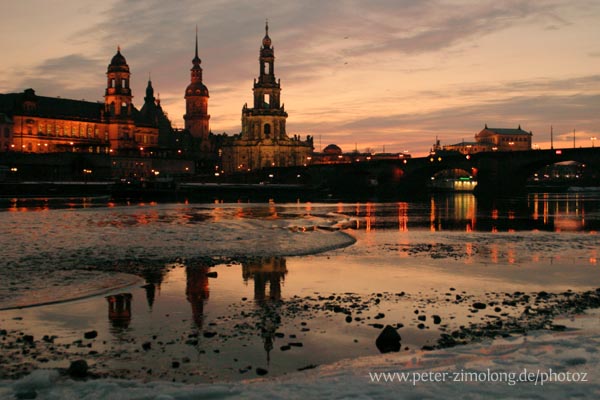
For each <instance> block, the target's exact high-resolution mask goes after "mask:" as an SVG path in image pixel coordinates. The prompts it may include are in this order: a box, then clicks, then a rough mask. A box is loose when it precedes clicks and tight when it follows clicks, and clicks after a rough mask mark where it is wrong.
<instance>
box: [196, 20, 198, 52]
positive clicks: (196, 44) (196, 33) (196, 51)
mask: <svg viewBox="0 0 600 400" xmlns="http://www.w3.org/2000/svg"><path fill="white" fill-rule="evenodd" d="M196 58H198V25H196Z"/></svg>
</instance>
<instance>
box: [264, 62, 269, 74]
mask: <svg viewBox="0 0 600 400" xmlns="http://www.w3.org/2000/svg"><path fill="white" fill-rule="evenodd" d="M269 65H270V64H269V63H268V62H266V63H265V74H267V75H268V74H270V72H269Z"/></svg>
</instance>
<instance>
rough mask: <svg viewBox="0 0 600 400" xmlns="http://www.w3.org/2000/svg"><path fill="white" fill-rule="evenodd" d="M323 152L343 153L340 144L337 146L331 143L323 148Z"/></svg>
mask: <svg viewBox="0 0 600 400" xmlns="http://www.w3.org/2000/svg"><path fill="white" fill-rule="evenodd" d="M323 153H327V154H342V149H340V148H339V146H337V145H335V144H330V145H329V146H327V147H325V148H324V149H323Z"/></svg>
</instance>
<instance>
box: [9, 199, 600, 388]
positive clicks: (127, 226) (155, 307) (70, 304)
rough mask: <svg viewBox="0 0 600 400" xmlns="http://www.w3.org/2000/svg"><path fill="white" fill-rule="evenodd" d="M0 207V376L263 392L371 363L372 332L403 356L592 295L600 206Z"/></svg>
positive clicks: (432, 202) (452, 202)
mask: <svg viewBox="0 0 600 400" xmlns="http://www.w3.org/2000/svg"><path fill="white" fill-rule="evenodd" d="M5 206H6V207H5V209H4V211H2V212H0V225H1V226H2V230H3V235H2V236H1V237H0V248H1V249H2V261H1V263H2V264H1V267H0V280H1V281H2V282H3V285H2V286H1V287H0V309H3V311H0V324H1V328H2V329H3V330H5V333H4V338H5V339H4V340H3V342H0V343H2V344H0V346H2V352H1V353H0V354H2V360H1V361H2V363H1V366H0V378H16V377H19V376H22V375H24V374H26V373H28V372H29V371H31V370H35V369H40V368H66V367H68V366H69V362H70V361H72V360H74V359H80V358H83V359H86V360H87V362H88V364H90V370H91V371H92V372H93V373H94V374H97V376H99V377H105V378H119V377H122V378H126V379H136V380H139V381H151V382H153V381H166V380H168V381H171V380H175V381H178V382H192V383H203V382H227V381H239V380H246V379H249V378H256V377H258V376H265V377H267V378H269V379H272V378H273V377H276V376H282V375H285V374H289V373H292V372H294V371H297V370H306V369H311V370H312V369H313V368H315V367H317V366H323V365H328V364H329V365H333V364H334V363H336V362H340V361H341V360H347V359H353V360H357V359H359V358H360V357H365V356H376V355H377V354H379V350H378V348H377V347H376V345H375V339H376V338H377V337H378V335H379V333H380V332H381V329H382V327H383V326H385V325H390V326H392V327H393V328H395V329H396V330H397V332H398V333H399V334H400V335H401V338H402V339H401V344H402V347H401V350H400V353H401V354H406V355H410V354H413V353H414V352H420V351H421V350H422V349H433V348H438V347H447V345H448V341H447V339H446V341H443V340H442V341H441V339H442V338H444V335H445V336H452V334H454V333H456V334H455V335H454V336H453V337H454V338H455V339H456V340H455V342H456V343H455V344H460V343H470V342H472V341H476V340H475V339H474V334H473V332H484V331H489V330H490V327H491V326H494V327H495V326H496V325H498V324H499V322H498V321H501V323H500V325H501V326H502V323H503V324H504V327H511V328H503V329H505V331H502V332H500V333H501V334H505V335H509V334H510V333H511V332H512V333H513V334H515V333H516V331H518V329H516V328H515V327H518V324H519V323H522V324H523V326H524V327H525V329H527V328H528V327H529V326H530V325H531V326H534V327H539V326H538V325H536V324H548V323H549V322H548V321H549V320H544V321H541V322H540V320H539V318H538V319H532V318H529V317H527V318H525V319H524V318H523V315H524V314H529V315H531V314H535V313H536V311H537V310H538V309H539V310H541V309H544V307H546V308H548V307H550V308H551V307H554V306H555V305H556V304H559V303H561V302H563V301H564V300H565V299H569V298H571V297H572V296H573V295H577V294H580V293H583V292H586V291H590V290H595V288H598V287H600V274H598V264H597V258H598V248H599V247H600V246H599V245H600V239H599V237H598V234H597V230H598V228H600V199H599V198H598V197H594V196H590V195H585V194H581V193H579V194H561V195H542V194H540V195H529V196H528V197H527V198H522V199H512V200H507V201H504V202H499V203H491V204H482V203H478V202H477V200H476V199H475V198H474V197H473V196H471V195H468V194H464V195H454V196H443V197H432V198H431V199H428V200H427V201H424V202H423V201H421V202H400V203H357V204H354V203H353V204H344V203H337V204H310V203H292V204H289V203H288V204H276V203H273V202H272V203H269V204H252V203H229V204H208V205H207V204H152V203H149V204H135V205H116V204H89V203H87V202H79V201H72V202H70V203H69V202H66V203H64V204H59V203H57V204H52V203H47V202H44V201H41V202H35V203H31V202H30V203H27V202H25V203H22V202H14V203H7V204H5ZM4 282H6V283H5V284H4ZM540 293H543V294H544V295H541V294H540ZM68 300H70V301H68ZM475 303H479V304H482V305H483V307H484V308H483V309H481V308H479V309H478V308H474V306H473V305H474V304H475ZM40 304H45V305H40ZM35 305H38V306H35ZM29 306H31V307H29ZM23 307H25V308H23ZM478 307H479V306H478ZM540 314H541V311H540ZM494 329H496V328H494ZM510 329H512V330H513V331H514V332H513V331H510ZM90 332H94V334H89V333H90ZM465 332H467V334H465ZM469 332H470V333H469ZM86 333H88V334H89V335H86ZM24 335H31V336H33V347H32V349H31V350H30V351H28V352H26V353H24V352H22V351H18V350H21V348H20V347H19V346H21V342H22V338H23V337H24ZM44 336H45V337H46V338H47V339H46V340H44V339H43V338H44ZM86 336H93V338H89V337H87V338H86ZM475 336H476V335H475ZM19 340H21V342H20V341H19ZM452 340H454V339H452ZM453 345H454V344H453ZM17 353H18V355H17Z"/></svg>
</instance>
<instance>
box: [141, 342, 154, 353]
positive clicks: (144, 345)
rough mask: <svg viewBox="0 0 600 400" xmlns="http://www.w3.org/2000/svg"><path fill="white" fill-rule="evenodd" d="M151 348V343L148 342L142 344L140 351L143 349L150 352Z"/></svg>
mask: <svg viewBox="0 0 600 400" xmlns="http://www.w3.org/2000/svg"><path fill="white" fill-rule="evenodd" d="M151 348H152V343H150V342H144V343H143V344H142V349H144V350H146V351H148V350H150V349H151Z"/></svg>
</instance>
